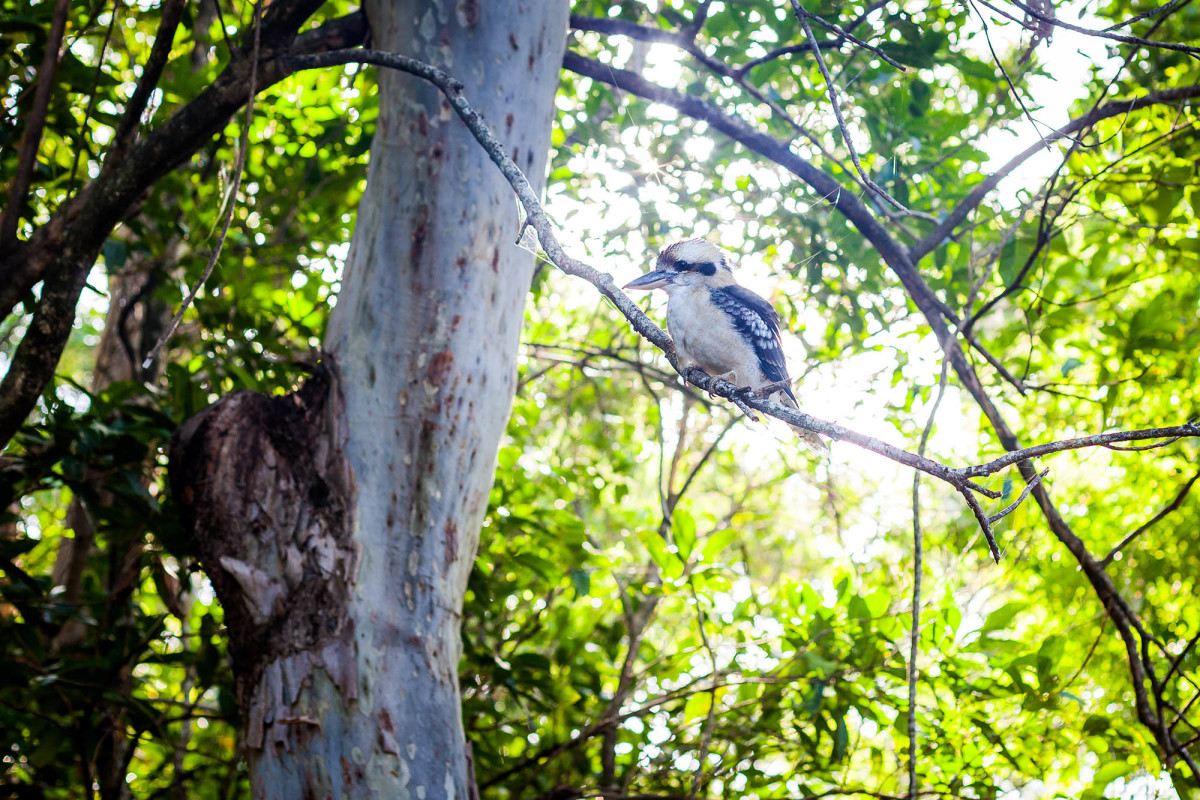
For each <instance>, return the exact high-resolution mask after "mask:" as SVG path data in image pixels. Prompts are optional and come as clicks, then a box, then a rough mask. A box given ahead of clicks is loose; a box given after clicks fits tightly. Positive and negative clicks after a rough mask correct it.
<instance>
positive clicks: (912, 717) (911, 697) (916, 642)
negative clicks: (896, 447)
mask: <svg viewBox="0 0 1200 800" xmlns="http://www.w3.org/2000/svg"><path fill="white" fill-rule="evenodd" d="M949 377H950V360H949V359H942V374H941V376H940V377H939V378H938V391H937V397H936V398H935V399H934V401H933V408H931V409H929V419H928V421H926V423H925V430H924V431H922V432H921V442H920V444H918V445H917V455H921V456H923V455H925V446H926V445H927V444H929V435H930V434H931V433H932V432H933V422H934V420H935V419H937V412H938V408H939V407H940V406H941V405H942V397H943V396H945V394H946V381H947V379H948V378H949ZM912 514H913V590H912V622H911V627H910V629H909V633H908V796H909V798H910V800H916V797H917V793H918V791H919V789H918V787H917V678H918V677H919V675H920V672H919V670H918V668H917V655H918V654H919V653H920V651H921V563H922V561H923V560H924V556H925V550H924V546H923V545H922V541H921V473H920V472H918V471H914V472H913V485H912Z"/></svg>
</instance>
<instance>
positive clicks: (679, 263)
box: [675, 261, 692, 272]
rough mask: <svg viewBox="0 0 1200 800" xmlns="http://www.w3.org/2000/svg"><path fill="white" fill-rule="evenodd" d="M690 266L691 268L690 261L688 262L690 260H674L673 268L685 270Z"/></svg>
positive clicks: (680, 270)
mask: <svg viewBox="0 0 1200 800" xmlns="http://www.w3.org/2000/svg"><path fill="white" fill-rule="evenodd" d="M691 268H692V262H690V261H676V262H675V269H676V270H678V271H679V272H687V271H688V270H690V269H691Z"/></svg>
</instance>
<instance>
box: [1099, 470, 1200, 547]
mask: <svg viewBox="0 0 1200 800" xmlns="http://www.w3.org/2000/svg"><path fill="white" fill-rule="evenodd" d="M1198 479H1200V472H1197V473H1196V474H1195V475H1193V476H1192V477H1191V479H1190V480H1189V481H1188V482H1187V483H1185V484H1184V485H1183V486H1182V487H1181V488H1180V490H1179V492H1178V494H1176V495H1175V499H1174V500H1172V501H1171V502H1170V504H1169V505H1167V506H1166V507H1165V508H1163V509H1162V510H1161V511H1159V512H1158V513H1157V514H1155V515H1154V516H1153V517H1151V518H1150V519H1149V520H1147V521H1146V522H1143V523H1142V524H1141V525H1139V526H1138V527H1137V528H1135V529H1134V530H1133V531H1132V532H1131V533H1130V534H1129V535H1127V536H1126V537H1125V538H1124V539H1122V540H1121V541H1120V542H1118V543H1117V546H1116V547H1114V548H1113V549H1112V550H1109V551H1108V555H1106V556H1105V557H1104V558H1102V559H1100V566H1101V567H1107V566H1108V565H1109V564H1111V563H1112V562H1113V559H1114V558H1116V557H1117V553H1119V552H1121V551H1122V550H1124V549H1125V548H1126V547H1128V546H1129V544H1130V543H1131V542H1132V541H1133V540H1134V539H1136V538H1138V537H1139V536H1141V535H1142V534H1143V533H1145V532H1146V531H1148V530H1150V528H1152V527H1154V526H1155V525H1157V524H1158V523H1159V522H1162V519H1163V517H1165V516H1167V515H1168V514H1170V513H1171V512H1173V511H1175V510H1176V509H1178V508H1179V507H1180V506H1181V505H1183V501H1184V499H1185V498H1186V497H1187V495H1188V492H1190V491H1191V490H1192V486H1193V485H1194V484H1195V483H1196V481H1197V480H1198Z"/></svg>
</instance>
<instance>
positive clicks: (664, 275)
mask: <svg viewBox="0 0 1200 800" xmlns="http://www.w3.org/2000/svg"><path fill="white" fill-rule="evenodd" d="M670 282H671V273H669V272H666V271H665V270H661V269H656V270H654V271H653V272H647V273H646V274H645V275H643V276H642V277H640V278H636V279H635V280H632V281H630V282H629V283H627V284H625V285H624V286H623V287H621V288H623V289H645V290H650V289H657V288H659V287H660V286H666V285H667V284H668V283H670Z"/></svg>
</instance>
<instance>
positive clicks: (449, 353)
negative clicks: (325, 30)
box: [171, 0, 567, 800]
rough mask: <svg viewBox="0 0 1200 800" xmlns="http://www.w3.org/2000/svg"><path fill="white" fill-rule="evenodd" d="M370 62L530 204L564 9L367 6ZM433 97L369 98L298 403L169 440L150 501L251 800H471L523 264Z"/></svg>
mask: <svg viewBox="0 0 1200 800" xmlns="http://www.w3.org/2000/svg"><path fill="white" fill-rule="evenodd" d="M367 12H368V17H369V19H370V20H371V25H372V36H373V42H374V46H375V47H377V48H379V49H384V50H389V51H393V52H398V53H403V54H405V55H411V56H414V57H416V58H419V59H422V60H424V61H428V62H431V63H433V64H436V65H439V66H442V67H444V68H445V69H447V70H448V71H450V72H451V73H452V74H454V75H455V76H456V77H458V78H459V79H460V80H461V81H462V82H463V83H464V85H465V93H466V96H467V97H468V98H469V99H470V100H471V101H472V102H473V103H474V104H475V106H476V108H478V109H479V110H480V111H481V113H482V114H483V115H484V117H485V118H486V119H487V120H488V121H489V122H490V124H491V125H492V127H493V128H494V129H495V130H496V133H497V135H498V136H500V137H501V139H502V141H505V142H506V149H507V150H508V151H509V152H510V153H511V154H512V155H513V157H514V160H515V161H516V162H517V163H518V164H519V165H520V166H521V168H522V169H523V170H525V172H526V174H527V175H528V176H529V177H530V179H531V180H532V181H533V182H534V185H535V186H536V185H539V184H540V183H541V181H542V178H543V173H544V171H545V165H546V155H547V152H548V149H549V138H550V126H551V122H552V119H553V111H554V105H553V100H554V93H555V89H556V87H557V82H558V71H559V65H560V63H561V58H562V52H563V47H564V44H565V35H566V26H567V6H566V4H565V2H545V1H541V2H528V0H524V1H523V2H522V1H519V0H489V2H476V1H475V0H440V1H439V0H395V1H394V2H384V1H381V2H374V3H368V7H367ZM517 227H518V224H517V213H516V205H515V201H514V199H513V196H512V193H511V190H510V189H509V187H508V185H507V184H506V183H505V181H504V180H503V179H502V178H501V177H500V175H499V173H498V171H497V170H496V169H495V167H494V166H493V165H492V163H491V162H490V161H489V160H488V158H487V156H486V155H485V154H484V153H483V151H482V150H481V149H480V148H479V147H478V145H477V144H476V143H475V142H474V140H473V139H472V138H471V137H470V135H469V134H468V133H467V131H466V130H465V129H464V128H463V127H462V125H461V124H460V123H459V120H458V118H457V117H456V116H455V115H454V114H453V113H452V112H451V110H450V107H449V105H448V104H446V103H445V102H444V100H443V98H442V97H441V96H440V95H439V94H438V93H437V91H436V90H435V89H434V88H433V87H431V86H429V85H428V84H425V83H423V82H421V81H419V80H417V79H415V78H412V77H410V76H407V75H402V74H396V73H386V72H385V73H383V74H381V75H380V117H379V123H378V130H377V133H376V136H375V140H374V144H373V148H372V156H371V168H370V174H369V178H368V182H367V190H366V193H365V195H364V197H363V200H362V204H361V206H360V208H359V217H358V226H357V229H356V230H355V234H354V242H353V246H352V247H351V251H350V257H349V261H348V264H347V267H346V275H345V279H344V281H343V285H342V290H341V293H340V294H339V296H338V300H337V306H336V308H335V309H334V310H333V312H332V316H331V319H330V324H329V330H328V334H327V337H326V349H327V351H328V353H329V354H330V356H331V357H330V358H328V359H324V360H323V362H322V363H321V364H320V365H318V368H317V375H316V377H315V378H314V379H313V380H311V381H309V383H308V384H307V385H306V386H305V387H304V388H303V389H302V390H300V391H299V392H297V393H296V394H294V395H291V396H288V397H284V398H268V397H263V396H260V395H255V394H252V393H250V392H239V393H236V394H234V395H231V396H230V397H228V398H225V399H224V400H223V401H222V402H221V403H218V404H217V405H216V406H214V407H212V408H210V409H208V410H207V411H205V412H204V413H202V414H200V415H197V417H195V418H193V419H192V420H189V422H188V423H187V424H186V425H185V426H184V427H183V428H182V429H181V430H180V433H179V435H178V436H177V439H176V442H175V446H174V447H173V452H172V462H171V463H172V484H173V488H174V491H175V494H176V497H177V498H178V499H179V503H180V506H181V510H182V513H183V516H184V521H185V525H186V526H188V527H189V528H190V530H191V531H192V535H193V539H194V543H195V546H196V548H197V551H198V553H199V554H200V556H201V558H202V559H203V561H204V563H205V566H206V569H207V570H208V573H209V575H210V577H211V579H212V582H213V585H214V587H215V588H216V590H217V592H218V595H219V596H220V598H221V602H222V605H223V607H224V609H225V614H226V621H227V624H228V627H229V632H230V640H231V652H232V653H233V656H234V660H235V667H236V669H237V672H238V675H239V680H240V684H241V685H240V694H241V700H242V707H243V710H244V712H245V716H246V725H247V731H246V734H247V744H248V749H249V761H250V769H251V779H252V782H253V786H254V794H255V796H256V797H279V798H301V797H343V796H349V797H363V796H379V797H388V798H393V797H395V798H402V797H403V798H406V797H413V798H430V800H432V799H433V798H442V797H445V798H467V797H469V796H472V793H473V791H474V787H473V784H472V783H471V781H470V779H469V770H468V757H467V752H466V743H465V740H464V737H463V729H462V719H461V710H460V699H459V692H458V677H457V668H458V661H459V654H460V642H459V627H460V622H461V614H462V602H463V593H464V591H465V588H466V582H467V576H468V573H469V572H470V569H471V566H472V562H473V560H474V555H475V550H476V545H477V544H478V531H479V526H480V523H481V521H482V517H483V514H484V512H485V510H486V508H487V498H488V493H489V490H490V488H491V484H492V479H493V474H494V470H495V457H496V450H497V447H498V444H499V440H500V436H501V434H502V433H503V430H504V426H505V424H506V422H507V419H508V415H509V412H510V409H511V405H512V394H513V389H514V385H515V378H516V356H517V348H518V343H519V333H520V329H521V322H522V311H523V305H524V298H525V295H526V293H527V292H528V289H529V281H530V278H531V275H532V270H533V264H534V259H533V256H532V255H531V254H529V253H528V252H525V251H523V250H521V249H519V248H517V247H516V246H515V245H513V243H512V242H513V240H514V238H515V237H516V233H517Z"/></svg>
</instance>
